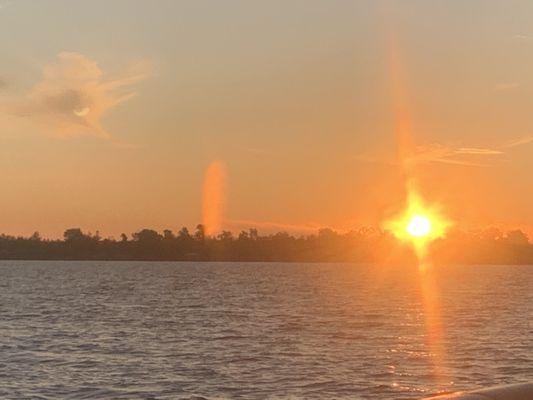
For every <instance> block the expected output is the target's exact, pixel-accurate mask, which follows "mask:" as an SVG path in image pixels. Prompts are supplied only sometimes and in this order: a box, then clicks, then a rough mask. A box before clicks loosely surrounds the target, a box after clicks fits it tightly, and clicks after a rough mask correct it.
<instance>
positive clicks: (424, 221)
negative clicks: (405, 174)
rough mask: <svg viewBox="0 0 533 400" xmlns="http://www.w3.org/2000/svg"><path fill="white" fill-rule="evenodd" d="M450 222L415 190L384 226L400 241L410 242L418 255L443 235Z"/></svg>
mask: <svg viewBox="0 0 533 400" xmlns="http://www.w3.org/2000/svg"><path fill="white" fill-rule="evenodd" d="M450 225H451V222H450V220H448V219H447V218H446V217H444V216H443V214H442V213H441V207H440V206H439V205H437V204H432V205H427V204H425V203H424V202H423V201H422V199H421V197H420V196H419V195H417V194H416V193H415V192H411V193H410V194H409V196H408V201H407V207H406V209H405V210H404V211H403V212H402V213H400V214H398V215H396V216H395V217H394V218H392V219H390V220H388V221H386V222H385V224H384V227H385V229H386V230H387V231H389V232H391V233H392V234H393V235H394V236H395V237H396V238H398V239H399V240H401V241H405V242H408V243H411V244H412V245H413V246H414V247H415V249H416V251H417V253H418V254H419V255H423V254H425V249H426V248H427V245H428V244H429V243H430V242H432V241H434V240H436V239H439V238H442V237H444V236H445V234H446V232H447V230H448V228H449V227H450Z"/></svg>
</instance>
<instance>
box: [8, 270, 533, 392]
mask: <svg viewBox="0 0 533 400" xmlns="http://www.w3.org/2000/svg"><path fill="white" fill-rule="evenodd" d="M0 277H1V279H0V321H1V325H0V354H1V357H0V377H1V382H2V383H1V385H0V398H2V399H26V398H39V399H58V398H68V399H82V398H83V399H85V398H87V399H90V398H97V399H114V398H117V399H118V398H120V399H181V398H183V399H198V398H207V399H234V398H235V399H236V398H241V399H265V398H268V399H311V398H316V399H327V398H336V399H418V398H421V397H424V396H427V395H430V394H434V393H437V392H441V391H453V390H459V389H472V388H478V387H484V386H490V385H495V384H500V383H515V382H524V381H527V380H528V379H532V378H533V347H532V343H533V325H532V323H531V322H530V321H531V320H532V319H533V318H532V317H533V304H532V301H533V267H528V266H468V267H454V268H439V269H434V270H432V271H431V272H426V273H420V272H419V271H418V270H416V269H414V268H398V267H382V266H370V265H354V264H254V263H142V262H120V263H117V262H55V261H54V262H50V261H48V262H11V261H3V262H1V263H0Z"/></svg>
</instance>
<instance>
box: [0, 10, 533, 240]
mask: <svg viewBox="0 0 533 400" xmlns="http://www.w3.org/2000/svg"><path fill="white" fill-rule="evenodd" d="M0 46H1V48H2V63H1V64H0V171H1V173H0V187H1V188H2V196H0V232H5V233H9V234H16V235H19V234H22V235H29V234H31V233H33V232H34V231H39V232H40V233H41V234H42V235H43V236H47V237H60V236H61V235H62V232H63V231H64V230H65V229H66V228H69V227H80V228H82V229H83V230H86V231H91V232H95V231H97V230H98V231H100V232H101V234H102V235H103V236H114V237H118V235H119V234H120V233H122V232H125V233H127V234H130V233H132V232H135V231H137V230H139V229H141V228H144V227H150V228H154V229H158V230H161V229H166V228H168V229H173V230H178V229H179V228H180V227H182V226H188V227H189V228H190V229H191V230H192V229H194V227H195V226H196V224H197V223H200V222H202V221H204V222H206V221H207V222H208V223H209V224H210V229H211V232H212V233H216V231H218V230H220V229H230V230H233V231H238V230H240V229H245V228H249V227H257V228H258V229H259V231H260V232H270V231H278V230H286V231H289V232H300V233H307V232H311V231H315V230H316V229H318V228H320V227H331V228H334V229H338V230H349V229H356V228H358V227H361V226H376V227H378V226H381V224H382V222H383V221H384V220H385V219H386V218H387V215H390V214H391V212H393V211H394V210H397V209H398V208H401V207H402V204H404V202H405V198H406V176H405V169H404V168H402V165H403V164H405V162H408V163H409V165H410V168H409V175H410V176H409V180H411V181H414V182H415V183H416V187H417V190H418V191H419V192H420V194H421V197H422V198H424V200H425V202H427V204H438V205H439V208H440V209H441V210H442V212H443V213H445V214H446V215H447V216H448V217H449V218H450V219H451V220H453V221H454V222H455V223H456V224H457V225H458V226H459V227H461V228H464V229H479V228H483V227H488V226H498V227H501V228H502V229H511V228H520V229H523V230H525V231H526V232H528V233H529V234H530V235H531V234H533V207H531V204H533V174H532V173H531V171H532V170H533V119H532V118H531V107H532V106H533V74H531V70H532V68H533V3H532V2H531V1H528V0H525V1H516V0H502V1H491V0H477V1H476V0H472V1H468V2H465V1H462V0H449V1H431V2H428V1H423V0H419V1H414V0H402V1H399V0H398V1H374V0H369V1H364V0H361V1H333V0H332V1H327V2H326V1H311V0H305V1H304V0H302V1H298V0H289V1H286V0H284V1H277V0H273V1H268V2H266V1H265V2H258V1H252V2H251V1H245V0H242V1H237V0H225V1H223V2H222V1H163V0H161V1H158V2H148V1H122V0H115V1H112V2H109V1H90V2H72V1H51V0H50V1H41V2H34V1H25V0H18V1H17V0H14V1H8V0H0ZM406 121H407V122H406ZM404 123H405V124H404ZM402 124H404V125H405V126H404V125H402ZM404 131H405V132H404ZM402 132H403V133H402ZM406 136H408V139H407V141H408V142H409V145H408V150H405V143H404V142H405V140H404V139H405V137H406Z"/></svg>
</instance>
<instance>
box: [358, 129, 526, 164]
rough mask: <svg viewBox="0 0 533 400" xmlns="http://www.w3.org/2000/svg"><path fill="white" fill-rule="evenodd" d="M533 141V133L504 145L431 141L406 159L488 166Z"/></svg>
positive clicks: (382, 160) (409, 161) (370, 160)
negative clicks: (454, 143)
mask: <svg viewBox="0 0 533 400" xmlns="http://www.w3.org/2000/svg"><path fill="white" fill-rule="evenodd" d="M529 143H533V135H532V136H526V137H523V138H520V139H516V140H513V141H511V142H508V143H506V144H504V145H501V146H498V147H495V148H492V147H454V146H450V145H444V144H441V143H430V144H424V145H420V146H417V147H416V148H415V150H414V151H413V152H412V154H411V155H410V156H409V157H408V158H407V159H405V160H404V162H406V163H407V164H409V165H423V164H428V163H442V164H451V165H462V166H468V167H488V166H490V165H491V164H492V163H493V162H494V161H495V159H498V158H499V157H501V156H503V155H505V154H506V153H507V152H508V151H509V150H510V149H511V148H514V147H517V146H522V145H526V144H529ZM353 159H354V160H357V161H359V162H364V163H381V164H388V165H399V164H400V163H399V162H398V161H391V159H385V158H380V157H376V156H372V155H365V154H360V155H356V156H354V157H353Z"/></svg>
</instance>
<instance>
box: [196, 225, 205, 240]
mask: <svg viewBox="0 0 533 400" xmlns="http://www.w3.org/2000/svg"><path fill="white" fill-rule="evenodd" d="M194 238H195V239H196V240H198V241H199V242H203V241H204V240H205V227H204V226H203V225H202V224H198V225H196V232H195V233H194Z"/></svg>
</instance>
